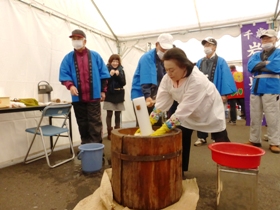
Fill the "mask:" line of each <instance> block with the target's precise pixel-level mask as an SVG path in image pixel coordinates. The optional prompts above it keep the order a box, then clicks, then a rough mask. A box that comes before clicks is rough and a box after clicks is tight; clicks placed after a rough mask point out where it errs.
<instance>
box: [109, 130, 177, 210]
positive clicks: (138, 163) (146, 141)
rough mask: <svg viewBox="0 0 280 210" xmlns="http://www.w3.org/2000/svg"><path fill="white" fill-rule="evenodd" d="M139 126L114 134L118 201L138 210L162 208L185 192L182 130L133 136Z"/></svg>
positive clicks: (114, 167)
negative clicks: (154, 134)
mask: <svg viewBox="0 0 280 210" xmlns="http://www.w3.org/2000/svg"><path fill="white" fill-rule="evenodd" d="M136 130H137V128H124V129H122V128H121V129H117V130H113V131H112V133H111V154H112V159H111V161H112V188H113V195H114V199H115V201H116V202H118V203H119V204H121V205H122V206H124V207H129V208H131V209H137V210H156V209H162V208H165V207H167V206H170V205H172V204H174V203H176V202H177V201H178V200H179V199H180V197H181V195H182V133H181V130H180V129H174V130H172V131H171V132H170V133H167V134H165V135H162V136H158V137H152V136H134V133H135V131H136Z"/></svg>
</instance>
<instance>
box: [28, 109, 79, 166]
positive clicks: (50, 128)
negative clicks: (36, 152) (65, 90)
mask: <svg viewBox="0 0 280 210" xmlns="http://www.w3.org/2000/svg"><path fill="white" fill-rule="evenodd" d="M71 107H72V104H62V105H61V104H59V105H49V106H46V107H45V108H44V110H43V111H42V116H41V119H40V121H39V123H38V125H37V127H32V128H27V129H26V130H25V131H26V132H28V133H32V134H34V136H33V139H32V142H31V144H30V146H29V149H28V151H27V154H26V156H25V159H24V163H25V164H28V163H30V162H33V161H36V160H39V159H41V158H44V157H46V160H47V163H48V165H49V167H50V168H54V167H56V166H59V165H61V164H63V163H66V162H68V161H70V160H73V159H74V158H75V152H74V148H73V143H72V140H71V137H70V133H69V129H68V127H67V124H66V121H67V119H68V115H69V113H70V110H71ZM45 117H54V118H61V119H62V120H63V123H62V125H61V127H58V126H54V125H41V123H42V121H43V119H44V118H45ZM63 133H68V135H67V137H68V139H69V145H70V150H71V152H72V157H71V158H68V159H66V160H63V161H60V162H58V163H57V164H54V165H51V164H50V160H49V156H50V155H51V154H52V152H53V150H54V148H55V146H56V143H57V141H58V139H59V137H62V136H63V137H65V135H62V134H63ZM37 135H40V137H41V141H42V144H43V148H44V154H43V155H40V156H37V157H35V158H31V159H28V160H27V158H28V155H29V152H30V150H31V147H32V145H33V143H34V140H35V139H36V136H37ZM44 136H48V137H52V136H56V140H55V142H54V145H53V147H52V148H50V149H51V151H50V152H47V148H46V144H45V139H44Z"/></svg>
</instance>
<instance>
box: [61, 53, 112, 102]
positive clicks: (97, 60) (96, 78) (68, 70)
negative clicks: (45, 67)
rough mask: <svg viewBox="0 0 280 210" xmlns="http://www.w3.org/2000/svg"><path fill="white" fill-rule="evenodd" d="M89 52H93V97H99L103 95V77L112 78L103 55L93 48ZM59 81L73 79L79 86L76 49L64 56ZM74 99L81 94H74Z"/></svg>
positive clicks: (74, 100) (76, 99)
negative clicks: (75, 59)
mask: <svg viewBox="0 0 280 210" xmlns="http://www.w3.org/2000/svg"><path fill="white" fill-rule="evenodd" d="M89 52H90V54H91V64H92V81H93V98H94V99H98V98H100V97H101V94H100V93H101V79H107V78H110V74H109V72H108V69H107V66H106V65H105V63H104V61H103V59H102V58H101V56H100V55H99V54H98V53H97V52H95V51H93V50H90V51H89ZM59 81H60V82H64V81H72V82H73V83H74V85H75V86H76V87H78V80H77V74H76V69H75V63H74V51H72V52H70V53H68V54H67V55H66V56H65V57H64V58H63V60H62V63H61V65H60V74H59ZM72 101H73V102H77V101H79V96H73V95H72Z"/></svg>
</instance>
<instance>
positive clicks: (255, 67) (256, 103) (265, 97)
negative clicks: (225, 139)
mask: <svg viewBox="0 0 280 210" xmlns="http://www.w3.org/2000/svg"><path fill="white" fill-rule="evenodd" d="M260 39H261V44H262V45H261V47H262V49H263V51H260V52H256V53H255V54H253V55H252V56H251V57H250V58H249V61H248V71H249V72H251V73H252V75H253V85H252V88H251V95H250V117H251V123H250V140H249V142H247V144H249V145H253V146H257V147H261V126H262V119H263V113H264V114H265V119H266V123H267V134H268V142H269V149H270V150H271V152H273V153H280V148H279V145H280V141H279V126H280V119H279V114H280V112H279V94H280V49H276V48H275V44H276V42H277V40H278V38H277V32H276V31H275V30H273V29H268V30H265V31H264V33H263V34H262V35H261V36H260Z"/></svg>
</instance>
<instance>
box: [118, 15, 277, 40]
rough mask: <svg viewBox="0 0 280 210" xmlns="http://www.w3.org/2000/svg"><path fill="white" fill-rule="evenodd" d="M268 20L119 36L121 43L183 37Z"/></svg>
mask: <svg viewBox="0 0 280 210" xmlns="http://www.w3.org/2000/svg"><path fill="white" fill-rule="evenodd" d="M264 19H266V21H267V22H271V19H272V18H271V16H264V17H259V19H256V18H250V19H247V20H242V21H241V22H234V21H233V22H232V23H230V22H227V24H213V25H209V26H205V27H201V28H200V29H198V28H197V27H193V28H188V29H187V28H186V29H179V30H173V31H171V30H165V31H159V32H155V33H150V34H148V35H144V34H143V35H139V36H118V37H119V41H120V42H126V41H134V40H138V39H140V40H141V39H148V38H155V37H158V35H159V34H161V33H170V34H172V35H176V34H179V35H182V34H187V33H194V32H199V31H207V30H215V29H223V28H229V27H240V26H242V25H244V24H251V23H256V22H260V21H264Z"/></svg>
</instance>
